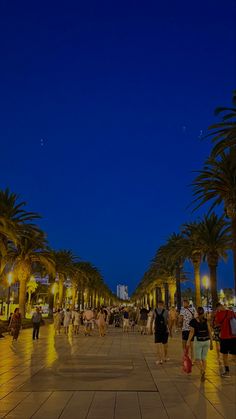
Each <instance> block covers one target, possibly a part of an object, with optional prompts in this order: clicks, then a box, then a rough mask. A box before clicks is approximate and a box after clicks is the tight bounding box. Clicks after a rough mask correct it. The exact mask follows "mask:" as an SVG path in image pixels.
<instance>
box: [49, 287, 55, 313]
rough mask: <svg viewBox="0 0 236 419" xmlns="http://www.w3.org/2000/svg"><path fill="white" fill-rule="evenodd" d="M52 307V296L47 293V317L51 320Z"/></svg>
mask: <svg viewBox="0 0 236 419" xmlns="http://www.w3.org/2000/svg"><path fill="white" fill-rule="evenodd" d="M53 306H54V295H53V294H52V293H51V292H50V291H49V294H48V317H50V318H52V316H53Z"/></svg>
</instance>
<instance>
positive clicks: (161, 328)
mask: <svg viewBox="0 0 236 419" xmlns="http://www.w3.org/2000/svg"><path fill="white" fill-rule="evenodd" d="M153 316H154V332H155V334H154V336H155V339H154V340H155V343H156V344H157V361H156V364H157V365H159V364H161V365H162V364H163V361H164V362H166V361H169V358H168V357H167V352H168V337H169V330H168V318H169V314H168V311H167V310H166V309H165V308H164V301H158V304H157V308H155V310H154V313H153Z"/></svg>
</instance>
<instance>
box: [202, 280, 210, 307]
mask: <svg viewBox="0 0 236 419" xmlns="http://www.w3.org/2000/svg"><path fill="white" fill-rule="evenodd" d="M202 285H203V287H204V288H205V289H206V295H207V312H208V308H209V286H210V281H209V278H208V276H207V275H205V276H204V277H203V278H202Z"/></svg>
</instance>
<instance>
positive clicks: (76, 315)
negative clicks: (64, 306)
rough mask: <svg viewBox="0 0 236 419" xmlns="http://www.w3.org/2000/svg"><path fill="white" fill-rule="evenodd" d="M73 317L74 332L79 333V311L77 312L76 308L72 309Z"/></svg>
mask: <svg viewBox="0 0 236 419" xmlns="http://www.w3.org/2000/svg"><path fill="white" fill-rule="evenodd" d="M73 316H74V317H73V319H74V323H73V324H74V334H75V335H78V334H79V324H80V313H79V312H78V310H76V311H74V313H73Z"/></svg>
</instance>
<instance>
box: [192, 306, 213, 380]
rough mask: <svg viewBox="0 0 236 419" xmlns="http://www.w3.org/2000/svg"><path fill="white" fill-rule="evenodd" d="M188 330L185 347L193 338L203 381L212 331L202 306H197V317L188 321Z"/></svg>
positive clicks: (196, 358)
mask: <svg viewBox="0 0 236 419" xmlns="http://www.w3.org/2000/svg"><path fill="white" fill-rule="evenodd" d="M189 326H190V332H189V336H188V340H187V343H186V348H189V347H190V345H191V341H192V338H194V343H193V347H194V357H195V361H196V363H197V364H198V366H199V368H200V374H201V381H205V379H206V377H205V374H206V358H207V353H208V350H209V348H210V349H211V350H212V349H213V339H212V331H211V327H210V324H209V321H208V320H207V319H206V317H205V313H204V308H203V307H198V309H197V317H196V318H193V319H192V320H190V322H189Z"/></svg>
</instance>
